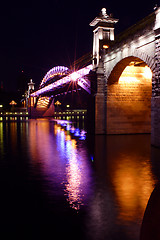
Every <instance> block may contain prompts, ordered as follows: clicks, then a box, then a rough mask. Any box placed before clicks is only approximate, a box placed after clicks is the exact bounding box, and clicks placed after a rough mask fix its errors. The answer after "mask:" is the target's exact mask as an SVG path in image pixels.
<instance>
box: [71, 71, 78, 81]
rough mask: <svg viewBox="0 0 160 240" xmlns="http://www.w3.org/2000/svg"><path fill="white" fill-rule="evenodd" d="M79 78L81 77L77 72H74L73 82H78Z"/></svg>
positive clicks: (72, 75)
mask: <svg viewBox="0 0 160 240" xmlns="http://www.w3.org/2000/svg"><path fill="white" fill-rule="evenodd" d="M79 77H80V76H79V74H78V73H77V72H73V73H72V74H71V80H72V81H76V80H77V79H78V78H79Z"/></svg>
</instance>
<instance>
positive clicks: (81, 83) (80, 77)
mask: <svg viewBox="0 0 160 240" xmlns="http://www.w3.org/2000/svg"><path fill="white" fill-rule="evenodd" d="M92 68H93V66H92V64H91V65H88V66H87V67H84V68H82V69H80V70H78V71H77V72H76V73H77V77H78V79H77V80H78V81H77V85H79V86H80V87H82V88H83V89H85V90H86V91H87V92H88V93H90V82H89V81H88V80H86V79H84V76H85V75H87V74H89V72H90V70H92ZM72 76H73V73H71V74H69V75H68V76H66V77H63V78H61V79H60V80H57V81H56V82H54V83H51V84H49V85H48V86H46V87H43V88H41V89H39V90H38V91H36V92H34V93H32V94H31V96H32V97H35V96H39V95H41V94H42V93H45V92H48V91H50V90H54V89H56V88H57V87H61V86H63V85H65V84H68V83H69V82H71V81H72Z"/></svg>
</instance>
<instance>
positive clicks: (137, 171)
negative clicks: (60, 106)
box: [0, 119, 160, 240]
mask: <svg viewBox="0 0 160 240" xmlns="http://www.w3.org/2000/svg"><path fill="white" fill-rule="evenodd" d="M159 156H160V150H158V149H155V148H153V147H152V148H151V146H150V135H122V136H96V137H94V136H87V137H86V132H85V129H84V125H83V124H79V123H78V124H73V123H72V124H71V123H69V122H66V121H59V122H55V121H53V120H52V119H50V120H48V119H39V120H29V121H28V122H10V123H3V122H0V187H1V188H0V190H1V198H0V199H1V200H0V201H1V202H0V203H1V204H0V213H1V214H0V219H1V226H0V228H1V231H0V234H3V235H4V234H5V235H4V236H5V238H3V239H12V238H13V237H15V239H22V240H23V239H35V240H36V239H45V240H48V239H81V240H83V239H84V240H85V239H86V240H101V239H102V240H103V239H106V240H108V239H109V240H119V239H123V240H138V239H139V234H140V228H141V223H142V219H143V215H144V211H145V209H146V206H147V202H148V199H149V197H150V195H151V193H152V191H153V189H154V186H155V184H156V183H157V182H158V180H159V176H160V174H159V169H160V167H159ZM57 236H58V237H57Z"/></svg>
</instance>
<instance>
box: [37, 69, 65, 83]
mask: <svg viewBox="0 0 160 240" xmlns="http://www.w3.org/2000/svg"><path fill="white" fill-rule="evenodd" d="M68 72H69V68H67V67H64V66H56V67H53V68H52V69H50V70H49V71H48V72H47V73H46V75H45V76H44V78H43V80H42V82H41V84H40V86H42V85H45V84H46V83H47V82H48V81H49V80H50V79H52V78H54V77H55V76H64V75H66V74H67V73H68Z"/></svg>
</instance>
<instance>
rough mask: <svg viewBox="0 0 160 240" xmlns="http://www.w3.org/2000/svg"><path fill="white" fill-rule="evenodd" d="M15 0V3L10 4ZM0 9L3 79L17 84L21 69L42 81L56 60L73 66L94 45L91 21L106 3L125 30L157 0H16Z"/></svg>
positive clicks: (6, 85)
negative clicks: (18, 0) (17, 0)
mask: <svg viewBox="0 0 160 240" xmlns="http://www.w3.org/2000/svg"><path fill="white" fill-rule="evenodd" d="M11 3H12V4H11ZM11 3H10V2H6V5H5V6H1V8H0V33H1V34H0V36H1V37H0V56H1V57H0V68H1V75H0V81H3V85H4V88H5V89H6V90H11V89H15V86H16V79H17V77H18V75H19V74H20V72H21V71H22V70H23V71H24V73H25V74H26V75H28V76H29V77H30V78H32V79H33V81H34V82H36V84H39V83H40V81H41V80H42V78H43V76H44V75H45V74H46V72H47V71H49V70H50V69H51V68H52V67H54V66H57V65H64V66H69V65H70V64H71V63H72V62H73V60H74V59H75V58H79V57H81V56H82V55H84V54H86V53H88V52H89V51H91V50H92V29H91V27H90V26H89V23H90V22H91V21H92V20H93V19H94V18H95V17H96V16H97V15H98V14H99V12H100V11H101V8H103V7H105V8H106V9H107V13H108V14H110V13H113V17H115V18H118V19H119V23H118V24H116V33H119V32H121V31H122V30H124V29H126V28H127V27H129V26H131V25H132V24H134V23H136V22H137V21H138V20H140V19H142V18H144V17H145V16H147V15H148V14H150V13H151V12H152V11H153V7H154V6H155V4H156V3H157V4H158V5H160V4H159V3H158V2H156V1H154V0H153V1H146V0H145V1H144V0H134V1H129V2H126V0H125V1H117V0H116V1H114V0H110V1H101V0H97V1H94V0H89V1H88V0H81V1H74V2H73V1H65V0H61V1H59V0H53V1H50V2H49V1H41V0H39V1H38V2H35V1H34V0H33V1H31V2H30V3H29V1H27V2H25V1H21V2H20V3H19V4H16V3H15V2H14V1H12V2H11Z"/></svg>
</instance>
